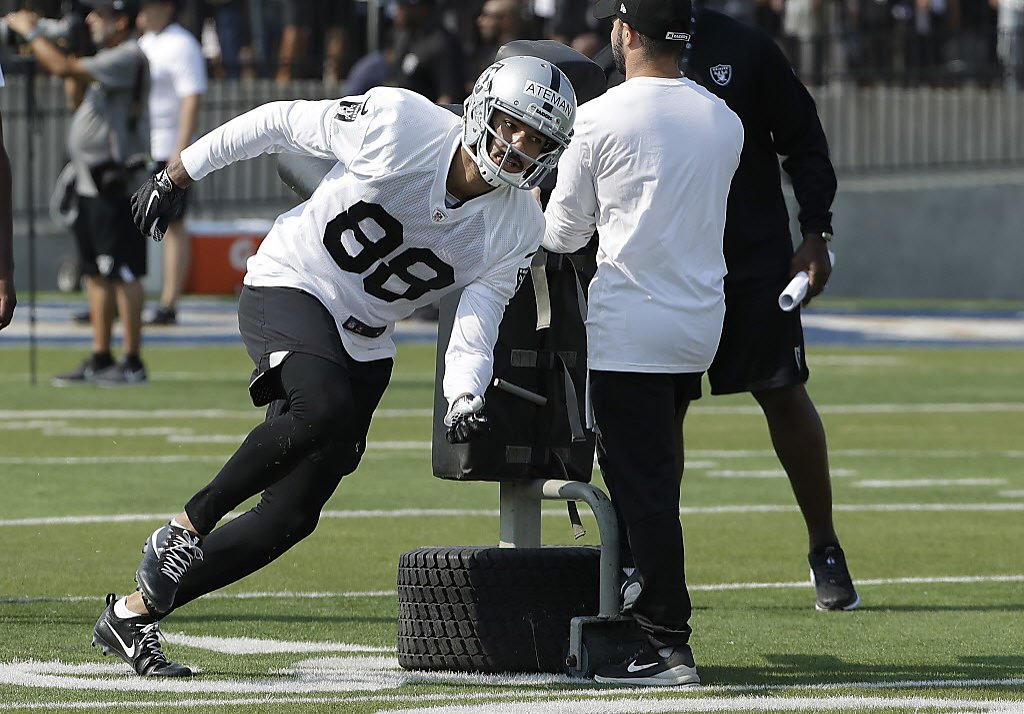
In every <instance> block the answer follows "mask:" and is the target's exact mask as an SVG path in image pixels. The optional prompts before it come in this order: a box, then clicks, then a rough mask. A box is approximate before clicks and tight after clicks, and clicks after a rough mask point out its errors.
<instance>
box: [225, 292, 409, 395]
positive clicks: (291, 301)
mask: <svg viewBox="0 0 1024 714" xmlns="http://www.w3.org/2000/svg"><path fill="white" fill-rule="evenodd" d="M238 331H239V332H240V333H241V335H242V342H243V343H245V349H246V351H247V352H248V353H249V357H250V359H252V362H253V364H254V365H255V368H254V369H253V372H252V378H251V380H250V382H249V396H250V397H251V398H252V403H253V405H254V406H257V407H261V406H263V405H265V404H269V403H270V402H272V401H274V400H277V399H284V398H285V394H284V391H283V389H282V387H281V380H280V375H279V374H278V370H277V367H279V366H280V365H281V363H282V362H281V361H278V360H277V359H275V358H274V357H273V355H275V354H280V353H292V352H298V353H301V354H308V355H314V356H316V357H320V358H322V359H326V360H329V361H331V362H334V363H335V364H339V365H341V366H343V367H346V368H347V369H348V370H349V372H350V373H351V374H352V375H353V379H359V380H365V381H367V382H377V381H379V380H381V379H383V380H384V386H386V385H387V382H388V381H389V380H390V378H391V368H392V365H393V364H394V360H392V359H379V360H372V361H370V362H358V361H356V360H354V359H352V357H351V356H349V354H348V352H346V351H345V347H344V345H342V343H341V337H340V336H339V335H338V326H337V324H336V323H335V321H334V317H333V316H332V315H331V313H330V312H328V310H327V308H326V307H324V305H323V303H322V302H320V301H319V300H317V299H316V298H315V297H313V296H312V295H310V294H309V293H306V292H303V291H302V290H298V289H296V288H263V287H261V288H254V287H251V286H249V285H246V286H244V287H243V288H242V294H241V295H240V296H239V299H238ZM382 389H383V388H382Z"/></svg>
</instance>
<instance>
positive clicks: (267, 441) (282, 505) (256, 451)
mask: <svg viewBox="0 0 1024 714" xmlns="http://www.w3.org/2000/svg"><path fill="white" fill-rule="evenodd" d="M391 366H392V362H391V360H378V361H375V362H366V363H361V362H356V361H354V360H349V361H348V363H347V364H346V365H339V364H336V363H334V362H332V361H330V360H326V359H323V358H320V357H314V356H312V355H305V354H292V355H290V356H289V357H288V358H287V359H286V360H285V361H284V363H283V364H281V365H280V367H278V369H280V370H281V372H280V377H281V385H282V387H283V392H284V395H285V396H286V398H285V399H283V400H278V401H275V402H273V403H272V404H271V405H270V407H269V408H268V409H267V418H266V420H265V421H264V422H263V423H261V424H259V425H258V426H256V428H254V429H253V430H252V431H251V432H250V433H249V435H248V436H247V437H246V439H245V441H244V442H242V445H241V446H240V447H238V450H237V451H236V452H235V453H234V455H233V456H232V457H231V458H230V459H229V460H228V462H227V463H226V464H225V465H224V467H223V468H222V469H221V471H220V473H218V474H217V476H216V477H215V478H214V479H213V481H211V482H210V483H209V484H208V485H207V486H205V487H204V488H203V489H202V490H201V491H199V492H198V493H197V494H196V495H195V496H193V497H192V499H191V500H190V501H189V502H188V504H186V506H185V513H186V514H188V517H189V520H191V521H192V524H193V525H194V526H195V527H196V530H198V531H199V532H200V533H201V534H204V535H206V534H208V535H206V537H205V539H204V541H203V560H201V561H195V562H194V563H193V564H192V567H191V568H190V569H189V571H188V572H187V573H186V574H185V577H184V578H182V580H181V583H180V584H179V586H178V593H177V595H176V597H175V599H174V607H175V608H177V607H181V606H182V605H184V604H185V603H187V602H189V601H191V600H194V599H196V598H197V597H200V596H202V595H205V594H206V593H208V592H211V591H213V590H217V589H219V588H222V587H224V586H225V585H229V584H230V583H233V582H235V581H236V580H239V579H241V578H243V577H245V576H246V575H249V574H250V573H253V572H255V571H256V570H259V569H260V568H262V567H263V566H265V565H267V564H268V563H270V562H271V561H272V560H274V559H275V558H277V557H278V556H280V555H281V554H282V553H284V552H285V551H286V550H288V549H289V548H290V547H292V546H293V545H295V544H296V543H298V542H299V541H300V540H302V539H303V538H305V537H306V536H308V535H309V534H310V533H312V532H313V529H314V528H316V525H317V522H318V521H319V518H320V511H321V510H322V509H323V507H324V504H325V503H326V502H327V499H329V498H330V497H331V494H333V493H334V490H335V489H336V488H337V487H338V483H339V482H340V481H341V478H342V477H343V476H345V475H346V474H350V473H352V472H353V471H354V470H355V468H356V466H357V465H358V463H359V459H360V457H361V456H362V453H363V451H364V449H365V446H366V433H367V431H368V430H369V427H370V418H371V416H372V415H373V411H374V410H375V409H376V408H377V404H378V403H379V402H380V399H381V397H382V396H383V394H384V390H385V389H386V388H387V385H388V381H389V380H390V378H391ZM261 491H262V492H263V494H262V497H261V498H260V502H259V503H257V504H256V506H254V507H253V508H252V509H251V510H250V511H247V512H246V513H244V514H242V515H241V516H239V517H238V518H235V519H234V520H231V521H229V522H228V523H225V524H224V525H222V526H221V527H220V528H217V529H216V530H214V526H216V524H217V522H218V521H219V520H220V519H221V518H223V517H224V516H225V515H227V513H228V512H229V511H231V510H232V509H233V508H235V507H237V506H238V505H239V504H241V503H242V502H243V501H245V500H246V499H247V498H249V497H251V496H254V495H256V494H257V493H260V492H261Z"/></svg>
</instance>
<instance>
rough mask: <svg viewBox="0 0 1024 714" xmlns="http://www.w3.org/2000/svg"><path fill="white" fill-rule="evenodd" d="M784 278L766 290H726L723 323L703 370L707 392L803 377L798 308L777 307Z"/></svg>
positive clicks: (749, 388)
mask: <svg viewBox="0 0 1024 714" xmlns="http://www.w3.org/2000/svg"><path fill="white" fill-rule="evenodd" d="M785 287H786V283H785V282H783V283H782V284H780V285H777V286H774V287H771V288H769V289H758V290H753V291H750V292H744V293H739V294H730V293H729V291H726V294H725V324H724V325H723V327H722V340H721V342H719V343H718V352H717V353H716V354H715V360H714V362H712V364H711V368H710V369H709V370H708V379H709V381H710V382H711V393H712V394H736V393H740V392H759V391H762V390H766V389H778V388H779V387H788V386H792V385H794V384H804V383H805V382H806V381H807V377H808V374H809V373H808V371H807V361H806V359H805V352H804V330H803V326H802V325H801V324H800V310H799V309H797V310H794V311H793V312H783V311H782V310H780V309H779V293H780V292H782V290H783V289H784V288H785Z"/></svg>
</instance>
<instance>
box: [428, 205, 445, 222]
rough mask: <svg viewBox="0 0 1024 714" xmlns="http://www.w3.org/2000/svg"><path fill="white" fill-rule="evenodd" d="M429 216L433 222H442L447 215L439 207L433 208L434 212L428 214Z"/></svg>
mask: <svg viewBox="0 0 1024 714" xmlns="http://www.w3.org/2000/svg"><path fill="white" fill-rule="evenodd" d="M430 217H431V218H432V219H433V221H434V223H443V222H444V219H446V218H447V217H448V216H447V215H446V214H445V212H444V211H442V210H441V209H440V208H435V209H434V212H433V213H431V214H430Z"/></svg>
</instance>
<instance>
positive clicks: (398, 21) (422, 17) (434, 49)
mask: <svg viewBox="0 0 1024 714" xmlns="http://www.w3.org/2000/svg"><path fill="white" fill-rule="evenodd" d="M392 63H393V69H392V72H393V83H394V84H396V85H397V86H399V87H404V88H405V89H411V90H412V91H414V92H418V93H420V94H422V95H423V96H425V97H426V98H427V99H430V100H431V101H433V102H437V103H438V104H456V103H458V102H461V101H462V100H463V98H464V97H465V96H466V88H465V86H464V82H463V75H464V70H463V56H462V49H461V46H460V45H459V42H458V39H457V38H456V37H455V36H454V35H453V34H452V33H450V32H448V30H446V29H445V28H444V26H443V25H442V24H441V18H440V13H439V12H438V11H437V8H436V7H435V2H434V0H399V2H398V4H397V6H396V9H395V37H394V54H393V57H392Z"/></svg>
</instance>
